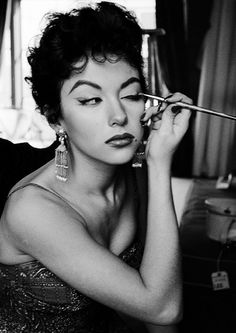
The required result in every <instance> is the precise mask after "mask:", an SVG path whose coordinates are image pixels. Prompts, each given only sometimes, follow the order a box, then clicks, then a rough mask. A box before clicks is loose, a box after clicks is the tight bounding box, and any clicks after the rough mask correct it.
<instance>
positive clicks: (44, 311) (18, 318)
mask: <svg viewBox="0 0 236 333" xmlns="http://www.w3.org/2000/svg"><path fill="white" fill-rule="evenodd" d="M141 252H142V247H141V245H140V244H139V243H135V244H133V245H132V246H131V247H130V248H128V249H127V250H125V251H124V252H123V253H122V254H121V255H120V258H121V259H122V260H124V261H125V262H126V263H127V264H129V265H131V266H132V267H135V268H137V267H138V265H139V263H140V258H141ZM0 332H1V333H9V332H11V333H20V332H27V333H34V332H37V333H54V332H55V333H57V332H60V333H70V332H71V333H72V332H73V333H90V332H91V333H92V332H93V333H108V332H109V333H113V332H115V333H118V332H131V331H130V330H129V329H128V327H127V326H126V324H125V323H124V322H123V321H122V320H121V319H120V317H119V316H118V315H117V314H116V313H115V312H114V311H112V310H111V309H109V308H107V307H105V306H103V305H101V304H99V303H97V302H95V301H93V300H92V299H90V298H88V297H86V296H85V295H83V294H81V293H78V292H77V291H76V290H75V289H73V288H71V287H70V286H69V285H67V284H66V283H64V282H63V281H62V280H60V279H59V278H58V277H57V276H56V275H55V274H53V273H52V272H51V271H49V270H48V269H47V268H46V267H44V266H43V265H42V264H41V263H40V262H38V261H31V262H27V263H24V264H17V265H3V264H0Z"/></svg>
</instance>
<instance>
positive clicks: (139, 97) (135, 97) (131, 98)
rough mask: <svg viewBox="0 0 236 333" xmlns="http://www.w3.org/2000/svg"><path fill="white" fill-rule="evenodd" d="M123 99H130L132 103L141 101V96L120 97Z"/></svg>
mask: <svg viewBox="0 0 236 333" xmlns="http://www.w3.org/2000/svg"><path fill="white" fill-rule="evenodd" d="M124 98H127V99H130V100H132V101H140V100H141V99H143V96H142V95H139V94H136V95H127V96H124V97H122V99H124Z"/></svg>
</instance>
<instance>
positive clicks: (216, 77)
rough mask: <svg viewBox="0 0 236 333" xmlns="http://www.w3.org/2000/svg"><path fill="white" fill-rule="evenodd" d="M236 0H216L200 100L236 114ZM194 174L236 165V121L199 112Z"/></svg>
mask: <svg viewBox="0 0 236 333" xmlns="http://www.w3.org/2000/svg"><path fill="white" fill-rule="evenodd" d="M235 22H236V1H235V0H228V1H220V0H215V2H214V8H213V12H212V17H211V29H210V30H209V33H208V35H207V36H206V40H205V47H204V53H203V62H202V72H201V79H200V90H199V99H198V104H199V105H202V106H204V107H207V108H211V109H215V110H218V111H220V112H225V113H229V114H233V115H236V24H235ZM194 142H195V149H194V166H193V174H194V175H196V176H202V175H203V176H207V177H215V176H219V175H223V174H226V173H228V172H230V171H232V170H233V169H236V122H235V121H231V120H228V119H223V118H219V117H212V116H207V115H205V114H198V115H197V118H196V124H195V138H194Z"/></svg>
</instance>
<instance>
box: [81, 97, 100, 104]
mask: <svg viewBox="0 0 236 333" xmlns="http://www.w3.org/2000/svg"><path fill="white" fill-rule="evenodd" d="M78 102H79V104H81V105H96V104H98V103H100V102H101V98H99V97H93V98H87V99H78Z"/></svg>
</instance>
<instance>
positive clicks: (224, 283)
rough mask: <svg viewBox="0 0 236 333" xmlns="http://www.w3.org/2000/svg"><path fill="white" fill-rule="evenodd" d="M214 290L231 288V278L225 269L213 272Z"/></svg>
mask: <svg viewBox="0 0 236 333" xmlns="http://www.w3.org/2000/svg"><path fill="white" fill-rule="evenodd" d="M211 279H212V286H213V290H223V289H229V288H230V287H229V278H228V274H227V273H226V272H225V271H221V272H220V271H219V272H214V273H212V274H211Z"/></svg>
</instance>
